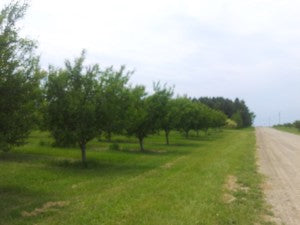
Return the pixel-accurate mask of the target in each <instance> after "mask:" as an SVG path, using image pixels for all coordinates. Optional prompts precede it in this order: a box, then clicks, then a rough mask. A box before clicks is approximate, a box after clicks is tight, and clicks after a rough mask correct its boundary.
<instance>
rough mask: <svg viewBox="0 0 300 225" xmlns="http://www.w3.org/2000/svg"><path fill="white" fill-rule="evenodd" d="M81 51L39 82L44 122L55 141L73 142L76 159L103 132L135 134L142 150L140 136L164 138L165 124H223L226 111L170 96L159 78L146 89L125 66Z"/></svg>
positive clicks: (182, 127) (194, 127)
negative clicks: (90, 60) (88, 61)
mask: <svg viewBox="0 0 300 225" xmlns="http://www.w3.org/2000/svg"><path fill="white" fill-rule="evenodd" d="M84 57H85V53H84V52H83V53H82V55H81V56H80V57H79V58H77V59H75V60H74V62H70V61H68V60H67V61H66V62H65V67H64V68H59V69H54V68H50V70H49V71H48V72H47V76H46V80H45V86H44V88H43V90H44V95H45V98H43V99H44V100H43V102H42V104H41V105H42V107H41V108H42V110H41V111H42V112H43V115H44V118H45V119H44V120H43V121H44V125H43V126H44V127H45V128H46V129H48V130H49V131H50V132H51V134H52V136H53V137H54V139H55V141H56V144H57V145H60V146H68V145H74V144H78V145H79V147H80V149H81V152H82V160H83V162H85V159H86V156H85V155H86V144H87V143H88V142H89V141H90V140H92V139H94V138H95V137H96V136H98V135H99V134H100V133H104V134H105V135H106V136H107V138H108V139H110V138H111V136H112V134H124V135H129V136H135V137H136V138H137V139H138V141H139V144H140V150H141V151H144V144H143V143H144V139H145V138H146V137H147V136H148V135H150V134H153V133H155V132H158V131H160V130H163V131H164V132H165V136H166V143H167V144H169V133H170V131H171V130H179V131H182V132H184V134H185V136H186V137H188V135H189V132H190V131H191V130H195V131H197V132H198V131H199V130H207V129H208V128H218V127H222V126H224V125H225V121H226V118H227V117H226V116H225V114H223V113H222V112H220V111H217V110H213V109H211V108H209V107H207V106H205V105H204V104H202V103H199V102H193V101H191V100H190V99H189V98H187V97H177V98H173V93H174V90H173V88H171V87H167V86H166V85H161V84H160V83H159V82H158V83H155V84H154V88H153V94H151V95H149V94H148V93H147V92H146V90H145V87H144V86H142V85H137V86H132V85H130V84H129V83H128V82H129V76H130V74H132V72H130V71H129V72H127V71H126V70H125V67H121V68H120V69H119V70H115V69H114V68H113V67H110V68H107V69H105V70H100V69H99V68H100V67H99V65H97V64H95V65H90V66H85V65H84Z"/></svg>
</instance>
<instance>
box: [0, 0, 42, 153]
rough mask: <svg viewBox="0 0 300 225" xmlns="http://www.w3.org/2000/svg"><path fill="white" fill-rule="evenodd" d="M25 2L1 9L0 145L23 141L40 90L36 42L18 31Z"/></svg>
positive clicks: (18, 143)
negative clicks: (21, 35)
mask: <svg viewBox="0 0 300 225" xmlns="http://www.w3.org/2000/svg"><path fill="white" fill-rule="evenodd" d="M26 9H27V5H26V4H19V3H11V4H10V5H8V6H6V7H4V9H3V10H2V11H1V13H0V46H1V47H0V96H1V98H0V149H2V150H4V151H7V150H9V149H11V148H12V147H13V146H15V145H20V144H22V143H24V141H25V139H26V138H27V136H28V134H29V132H30V129H31V128H32V127H33V125H34V119H35V118H34V117H35V113H34V111H35V107H36V102H35V100H36V95H38V93H39V91H38V89H39V80H40V79H39V78H40V77H39V76H38V73H36V72H37V70H39V66H38V63H39V59H38V57H37V56H36V55H35V53H34V50H35V48H36V45H35V42H34V41H32V40H29V39H26V38H22V37H20V35H19V29H18V27H17V22H18V21H19V20H21V19H22V18H23V16H24V14H25V12H26Z"/></svg>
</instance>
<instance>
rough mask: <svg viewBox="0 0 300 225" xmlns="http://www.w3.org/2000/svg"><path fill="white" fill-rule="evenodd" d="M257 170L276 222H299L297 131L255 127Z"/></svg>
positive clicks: (299, 150) (299, 224) (299, 142)
mask: <svg viewBox="0 0 300 225" xmlns="http://www.w3.org/2000/svg"><path fill="white" fill-rule="evenodd" d="M256 138H257V147H258V162H259V167H260V172H261V173H262V174H264V175H265V176H266V177H267V179H266V183H265V185H264V191H265V194H266V198H267V202H268V203H269V204H270V205H272V207H273V212H274V214H275V218H276V222H277V223H278V224H281V223H284V224H286V225H300V135H295V134H290V133H287V132H282V131H278V130H275V129H272V128H262V127H261V128H256Z"/></svg>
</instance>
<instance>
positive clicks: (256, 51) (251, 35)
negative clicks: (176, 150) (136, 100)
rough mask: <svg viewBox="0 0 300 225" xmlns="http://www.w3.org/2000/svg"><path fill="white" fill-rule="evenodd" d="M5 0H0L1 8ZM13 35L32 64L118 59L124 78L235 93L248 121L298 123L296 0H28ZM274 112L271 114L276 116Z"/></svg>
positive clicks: (195, 92)
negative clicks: (31, 48)
mask: <svg viewBox="0 0 300 225" xmlns="http://www.w3.org/2000/svg"><path fill="white" fill-rule="evenodd" d="M9 2H10V1H7V0H1V1H0V7H1V8H2V7H3V6H4V5H5V4H7V3H9ZM28 2H29V5H30V7H29V9H28V11H27V13H26V16H25V18H24V19H23V21H22V22H21V23H20V27H21V34H22V35H23V36H26V37H29V38H31V39H34V40H37V42H38V46H39V47H38V50H37V52H38V54H40V55H41V65H42V67H43V68H47V67H48V65H49V64H51V65H54V66H63V64H64V61H65V59H71V60H72V59H73V58H74V57H78V56H79V55H80V52H81V51H82V49H86V51H87V63H88V64H90V63H99V64H100V66H101V67H102V68H105V67H108V66H110V65H114V66H115V67H116V68H118V67H119V66H121V65H126V67H127V69H128V70H135V73H134V74H133V75H132V77H131V83H133V84H144V85H145V86H146V87H147V89H148V91H149V92H150V91H151V89H152V84H153V82H156V81H161V83H167V84H168V85H170V86H173V85H174V86H175V92H176V94H180V95H182V94H187V95H188V96H191V97H201V96H223V97H226V98H231V99H234V98H236V97H238V98H241V99H244V100H245V101H246V104H247V105H248V106H249V108H250V110H251V111H253V112H254V113H255V114H256V119H255V125H258V126H268V125H272V124H277V123H278V122H279V117H280V122H282V123H284V122H293V121H294V120H296V119H300V98H299V97H300V13H299V8H300V1H299V0H251V1H249V0H248V1H246V0H243V1H241V0H195V1H192V0H151V1H144V0H126V1H122V0H109V1H108V0H106V1H103V0H84V1H82V0H76V1H74V0H64V1H61V0H43V1H40V0H31V1H28ZM279 114H280V116H279Z"/></svg>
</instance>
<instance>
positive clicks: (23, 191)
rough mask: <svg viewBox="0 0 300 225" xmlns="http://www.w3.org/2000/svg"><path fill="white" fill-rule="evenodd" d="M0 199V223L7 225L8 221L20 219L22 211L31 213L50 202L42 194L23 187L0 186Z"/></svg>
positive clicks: (44, 194) (48, 197) (47, 196)
mask: <svg viewBox="0 0 300 225" xmlns="http://www.w3.org/2000/svg"><path fill="white" fill-rule="evenodd" d="M0 199H1V201H0V208H1V210H0V218H1V220H2V221H1V222H4V221H7V224H8V223H9V222H8V221H12V220H18V219H20V217H22V212H23V211H32V210H33V209H34V208H35V207H38V206H40V205H41V204H44V203H45V202H47V201H51V200H52V198H51V197H50V196H49V195H47V194H46V193H44V192H37V191H32V190H29V189H28V188H26V187H24V186H14V185H1V184H0ZM23 219H25V218H23ZM1 222H0V224H1ZM3 224H5V223H3Z"/></svg>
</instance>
